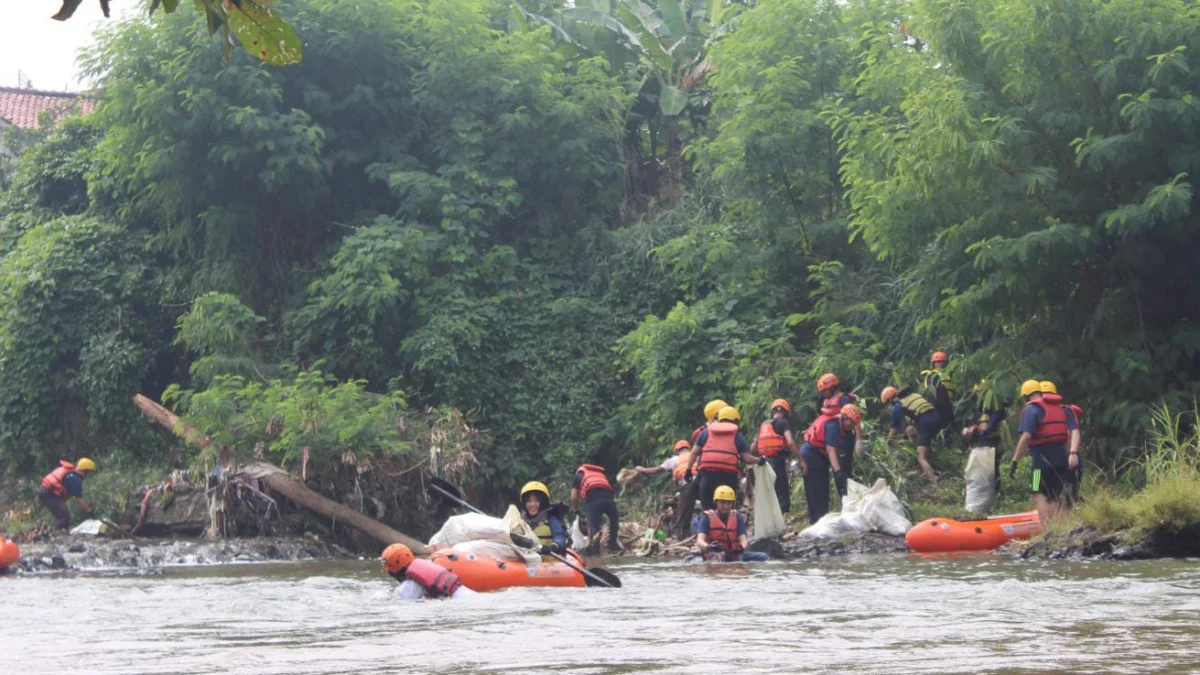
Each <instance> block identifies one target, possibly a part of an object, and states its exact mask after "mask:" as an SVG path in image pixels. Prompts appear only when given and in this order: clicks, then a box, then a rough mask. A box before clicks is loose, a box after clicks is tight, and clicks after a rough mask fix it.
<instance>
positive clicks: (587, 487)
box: [579, 464, 613, 500]
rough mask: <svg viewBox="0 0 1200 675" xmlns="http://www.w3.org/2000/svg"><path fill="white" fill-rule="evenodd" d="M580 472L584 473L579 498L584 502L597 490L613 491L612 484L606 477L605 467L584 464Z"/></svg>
mask: <svg viewBox="0 0 1200 675" xmlns="http://www.w3.org/2000/svg"><path fill="white" fill-rule="evenodd" d="M579 470H580V471H582V472H583V480H582V481H581V482H580V483H579V496H580V497H582V498H583V499H584V500H586V499H587V495H588V492H590V491H592V490H595V489H601V490H608V491H609V492H612V491H613V486H612V483H610V482H608V479H607V478H605V477H604V467H602V466H596V465H595V464H584V465H583V466H581V467H579Z"/></svg>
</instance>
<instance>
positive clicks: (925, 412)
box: [879, 387, 941, 488]
mask: <svg viewBox="0 0 1200 675" xmlns="http://www.w3.org/2000/svg"><path fill="white" fill-rule="evenodd" d="M879 400H880V401H882V402H883V404H884V405H887V404H888V403H891V404H892V413H891V415H892V427H891V428H890V429H888V438H892V437H893V436H895V435H896V432H897V431H900V429H902V428H904V429H905V433H906V434H907V435H908V438H909V440H910V441H912V444H913V445H915V446H916V447H917V463H918V464H920V465H921V471H923V472H925V478H926V479H928V480H929V484H930V486H932V487H933V488H937V483H938V479H937V474H936V473H934V471H933V464H932V463H930V461H929V449H930V446H932V445H933V437H934V435H935V434H937V432H938V431H939V430H940V429H941V418H939V417H938V414H937V410H936V409H935V408H934V407H933V404H932V403H930V402H929V401H928V400H927V399H926V398H925V397H924V396H922V395H921V394H918V393H917V392H914V391H912V390H910V389H904V390H897V389H896V388H895V387H884V388H883V392H882V393H880V394H879ZM905 417H907V418H908V419H909V420H910V421H911V422H912V424H910V425H908V427H907V428H905V427H904V418H905Z"/></svg>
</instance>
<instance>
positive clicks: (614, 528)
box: [585, 495, 621, 551]
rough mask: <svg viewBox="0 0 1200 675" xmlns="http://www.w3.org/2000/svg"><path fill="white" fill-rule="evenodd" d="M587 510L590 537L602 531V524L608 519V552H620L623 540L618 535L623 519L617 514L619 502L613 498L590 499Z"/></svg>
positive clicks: (586, 506) (586, 505)
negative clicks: (604, 519) (602, 520)
mask: <svg viewBox="0 0 1200 675" xmlns="http://www.w3.org/2000/svg"><path fill="white" fill-rule="evenodd" d="M585 508H586V510H587V522H588V535H593V534H596V533H597V532H599V531H600V522H601V519H602V518H604V517H607V518H608V550H610V551H620V550H621V540H620V539H618V538H617V535H618V533H619V531H620V527H621V517H620V516H619V515H618V514H617V502H615V501H614V500H613V498H612V497H609V496H607V495H606V496H603V497H596V498H594V499H589V500H588V501H587V504H585Z"/></svg>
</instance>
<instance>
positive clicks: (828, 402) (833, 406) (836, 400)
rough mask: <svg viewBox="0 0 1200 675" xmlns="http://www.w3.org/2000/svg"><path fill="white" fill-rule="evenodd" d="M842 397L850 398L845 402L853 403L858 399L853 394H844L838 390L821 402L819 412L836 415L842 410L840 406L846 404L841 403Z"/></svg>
mask: <svg viewBox="0 0 1200 675" xmlns="http://www.w3.org/2000/svg"><path fill="white" fill-rule="evenodd" d="M843 398H848V399H850V400H849V401H847V402H846V403H855V402H857V401H858V397H857V396H855V395H854V394H845V393H842V392H840V391H839V392H837V393H835V394H834V395H833V396H830V397H829V398H827V399H825V400H824V401H822V402H821V414H822V415H835V416H836V415H837V414H838V413H840V412H842V406H844V405H846V403H842V399H843Z"/></svg>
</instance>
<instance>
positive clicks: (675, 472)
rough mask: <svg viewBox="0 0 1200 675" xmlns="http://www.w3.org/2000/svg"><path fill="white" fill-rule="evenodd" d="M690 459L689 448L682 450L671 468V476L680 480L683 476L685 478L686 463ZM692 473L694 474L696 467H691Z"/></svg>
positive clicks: (690, 452)
mask: <svg viewBox="0 0 1200 675" xmlns="http://www.w3.org/2000/svg"><path fill="white" fill-rule="evenodd" d="M691 461H692V451H691V450H684V451H683V452H681V453H679V463H678V464H676V465H675V468H674V469H672V470H671V478H674V479H675V480H677V481H682V480H683V479H684V478H687V475H688V473H687V468H688V463H689V462H691ZM692 475H693V476H695V475H696V467H694V466H693V467H692Z"/></svg>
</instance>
